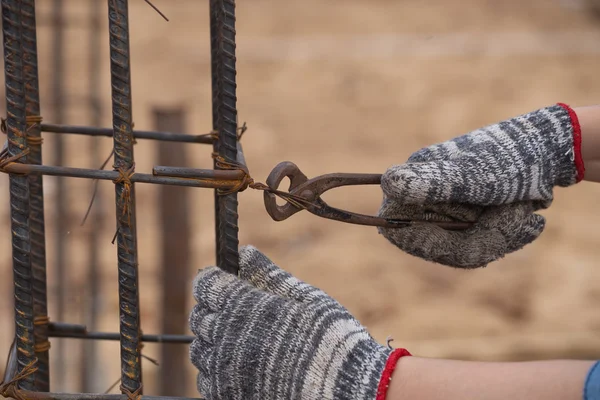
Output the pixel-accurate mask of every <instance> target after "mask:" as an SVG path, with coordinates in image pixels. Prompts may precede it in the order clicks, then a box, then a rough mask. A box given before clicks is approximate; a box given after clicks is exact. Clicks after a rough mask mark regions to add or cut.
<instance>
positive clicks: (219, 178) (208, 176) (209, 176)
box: [4, 163, 244, 190]
mask: <svg viewBox="0 0 600 400" xmlns="http://www.w3.org/2000/svg"><path fill="white" fill-rule="evenodd" d="M159 168H160V167H159ZM4 171H6V172H8V173H13V174H20V175H30V174H40V175H50V176H70V177H72V178H91V179H101V180H108V181H115V180H118V179H120V178H122V174H121V173H120V172H117V171H107V170H102V169H86V168H72V167H55V166H51V165H31V164H19V163H12V164H8V165H7V166H5V167H4ZM198 171H199V172H200V173H201V175H200V176H199V177H197V178H179V177H171V176H154V175H150V174H142V173H139V172H136V173H135V174H133V175H130V176H128V177H129V181H130V182H132V183H134V182H140V183H152V184H162V185H175V186H188V187H204V188H216V189H222V190H231V189H233V188H235V187H238V186H240V184H241V183H242V179H241V177H243V176H244V172H243V171H240V170H227V171H221V170H218V171H216V170H212V169H207V170H198Z"/></svg>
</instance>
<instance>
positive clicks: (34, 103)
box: [21, 0, 50, 392]
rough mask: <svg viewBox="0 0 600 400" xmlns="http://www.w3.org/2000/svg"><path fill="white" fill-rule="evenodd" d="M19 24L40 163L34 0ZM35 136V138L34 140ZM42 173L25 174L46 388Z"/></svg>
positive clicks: (25, 5)
mask: <svg viewBox="0 0 600 400" xmlns="http://www.w3.org/2000/svg"><path fill="white" fill-rule="evenodd" d="M21 24H22V27H23V31H22V38H23V76H24V79H25V109H26V114H27V117H28V118H30V119H31V123H28V124H27V125H28V127H27V135H28V136H29V137H32V138H34V139H32V140H29V150H30V153H29V162H30V163H31V164H38V165H40V164H42V146H41V142H40V141H39V139H38V138H41V132H40V122H41V118H40V91H39V78H38V55H37V29H36V19H35V0H22V4H21ZM36 139H38V140H36ZM42 178H43V177H42V176H41V175H33V176H31V177H29V196H30V210H29V211H30V214H29V224H30V231H31V268H32V272H33V316H34V327H33V328H34V329H33V332H34V336H35V354H36V357H37V358H38V363H37V367H38V369H37V371H36V373H35V386H36V389H37V390H40V391H44V392H47V391H49V390H50V367H49V360H48V350H49V348H50V343H49V342H48V293H47V287H46V235H45V231H46V228H45V221H44V187H43V179H42Z"/></svg>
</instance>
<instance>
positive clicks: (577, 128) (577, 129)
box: [558, 103, 585, 183]
mask: <svg viewBox="0 0 600 400" xmlns="http://www.w3.org/2000/svg"><path fill="white" fill-rule="evenodd" d="M558 105H559V106H561V107H562V108H564V109H565V110H567V112H568V113H569V117H571V124H572V125H573V152H574V154H575V168H576V169H577V183H579V182H581V181H582V180H583V176H584V174H585V167H584V165H583V157H582V156H581V125H580V124H579V118H577V114H576V113H575V111H574V110H573V109H572V108H571V107H569V106H568V105H566V104H564V103H558Z"/></svg>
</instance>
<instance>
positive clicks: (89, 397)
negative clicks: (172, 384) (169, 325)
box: [19, 390, 202, 400]
mask: <svg viewBox="0 0 600 400" xmlns="http://www.w3.org/2000/svg"><path fill="white" fill-rule="evenodd" d="M19 393H21V394H22V395H23V397H24V398H26V399H28V400H128V397H127V395H125V394H107V393H47V392H33V391H28V390H21V391H20V392H19ZM139 399H140V400H200V399H202V397H197V398H193V397H171V396H143V395H142V396H140V397H139Z"/></svg>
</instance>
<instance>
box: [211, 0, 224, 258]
mask: <svg viewBox="0 0 600 400" xmlns="http://www.w3.org/2000/svg"><path fill="white" fill-rule="evenodd" d="M209 15H210V61H211V62H210V65H211V93H212V97H211V99H212V129H213V131H215V132H217V131H218V129H219V124H218V121H217V120H218V117H217V115H218V113H217V112H218V107H217V102H218V92H219V88H218V84H219V81H218V79H217V77H218V63H217V59H218V53H217V48H218V43H217V33H218V26H217V17H218V14H217V13H216V12H215V10H214V6H213V3H212V1H211V2H210V3H209ZM213 152H214V153H218V152H219V141H218V140H215V141H214V142H213ZM216 168H217V161H216V160H213V169H216ZM214 204H215V257H216V264H217V265H221V257H220V255H221V252H220V250H219V249H220V248H221V234H220V232H221V229H220V225H221V213H220V202H219V194H218V192H217V191H216V190H215V191H214Z"/></svg>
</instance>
